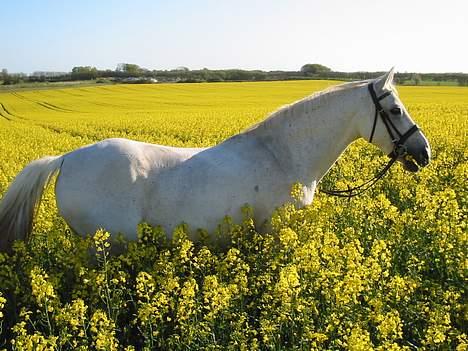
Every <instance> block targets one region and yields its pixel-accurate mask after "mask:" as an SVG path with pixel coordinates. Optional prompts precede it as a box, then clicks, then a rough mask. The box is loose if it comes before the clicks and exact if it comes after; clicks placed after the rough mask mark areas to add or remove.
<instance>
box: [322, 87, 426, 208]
mask: <svg viewBox="0 0 468 351" xmlns="http://www.w3.org/2000/svg"><path fill="white" fill-rule="evenodd" d="M367 88H368V90H369V93H370V96H371V97H372V101H373V102H374V106H375V116H374V123H373V124H372V131H371V134H370V137H369V142H370V143H371V142H372V140H373V138H374V133H375V127H376V126H377V120H378V117H379V116H380V118H381V119H382V122H383V123H384V125H385V128H386V129H387V131H388V134H389V135H390V138H391V139H392V144H393V150H392V152H390V154H388V156H389V157H390V161H388V163H387V164H386V165H385V167H384V168H383V169H382V170H380V171H379V172H378V173H377V174H376V175H375V176H374V177H373V178H371V179H369V180H368V181H366V182H364V183H362V184H361V185H358V186H356V187H354V188H348V189H346V190H338V189H320V190H319V191H320V192H322V193H325V194H328V195H332V196H337V197H345V198H348V199H350V198H352V197H355V196H358V195H361V194H362V193H364V192H365V191H366V190H368V189H370V188H371V187H372V186H373V185H374V184H375V183H377V181H379V180H380V179H382V178H383V177H384V176H385V174H386V173H387V172H388V170H389V169H390V168H391V167H392V165H393V164H394V163H395V162H396V161H397V160H398V158H399V157H404V156H406V155H407V154H408V151H407V148H406V146H405V142H406V140H408V138H409V137H410V136H411V135H413V134H414V133H415V132H417V131H418V130H419V127H418V126H417V125H416V124H414V125H413V126H412V127H411V128H410V129H408V130H407V131H406V132H405V133H403V134H401V133H400V131H399V130H398V129H397V127H396V126H395V124H393V122H392V120H391V118H390V116H389V115H388V113H387V112H386V111H385V110H384V109H383V107H382V105H381V104H380V101H381V100H383V99H385V98H386V97H387V96H389V95H390V94H391V93H392V92H391V91H387V92H385V93H383V94H382V95H380V96H377V95H376V93H375V90H374V84H373V83H369V85H368V86H367ZM394 133H396V135H397V137H395V134H394Z"/></svg>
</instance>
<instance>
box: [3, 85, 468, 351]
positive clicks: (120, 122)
mask: <svg viewBox="0 0 468 351" xmlns="http://www.w3.org/2000/svg"><path fill="white" fill-rule="evenodd" d="M337 83H338V82H332V81H290V82H261V83H216V84H160V85H110V86H100V87H84V88H64V89H48V90H35V91H18V92H8V93H0V197H1V196H2V194H4V192H5V191H6V188H7V186H8V185H9V184H10V182H11V181H12V180H13V178H14V176H15V175H16V174H17V173H18V172H19V171H20V170H21V169H22V168H23V167H24V166H25V165H26V164H27V163H29V162H30V161H32V160H34V159H37V158H40V157H43V156H45V155H57V154H63V153H65V152H68V151H71V150H73V149H75V148H78V147H80V146H83V145H86V144H89V143H93V142H96V141H99V140H102V139H105V138H109V137H125V138H131V139H135V140H140V141H146V142H152V143H158V144H167V145H173V146H187V147H202V146H212V145H215V144H217V143H219V142H221V141H222V140H224V139H226V138H227V137H229V136H232V135H234V134H236V133H238V132H240V131H242V130H243V129H245V128H247V127H248V126H250V125H252V124H254V123H256V122H259V121H261V120H262V119H263V118H265V117H266V115H268V113H269V112H271V111H273V110H275V109H276V108H278V107H279V106H281V105H283V104H286V103H291V102H292V101H294V100H296V99H299V98H302V97H303V96H306V95H308V94H310V93H312V92H314V91H318V90H322V89H324V88H326V87H328V86H330V85H334V84H337ZM398 90H399V93H400V97H401V99H402V101H403V102H404V103H405V106H406V107H407V108H408V110H409V112H410V114H411V115H412V117H413V118H414V119H415V120H416V121H417V123H418V124H419V125H420V126H421V128H422V129H423V131H424V133H425V135H426V136H427V137H428V139H429V141H430V143H431V146H432V151H433V160H432V163H431V164H430V165H429V166H428V167H427V168H425V169H423V170H421V171H420V172H419V173H416V174H410V173H407V172H405V171H404V170H403V169H402V167H400V166H399V165H397V166H395V167H394V168H393V169H392V170H391V172H390V174H388V175H387V176H386V177H385V178H384V179H383V180H382V181H380V182H379V183H378V184H377V185H376V186H375V187H374V188H372V189H371V190H370V191H369V192H368V193H365V194H364V195H362V196H360V197H358V198H354V199H352V200H350V201H348V200H346V199H339V198H333V197H329V196H326V195H323V194H320V193H319V194H317V196H316V199H315V200H314V202H313V204H312V205H311V206H308V207H306V208H296V207H295V205H294V204H293V202H291V203H289V204H285V205H284V206H283V207H281V208H279V209H278V210H277V212H276V213H275V214H274V215H273V217H272V219H271V227H272V230H271V232H269V233H266V234H259V233H258V232H257V231H256V230H255V223H254V222H253V220H252V211H253V209H251V208H249V207H248V206H246V207H245V208H243V213H244V220H243V222H242V223H232V221H230V220H229V218H226V219H224V220H222V221H220V226H219V233H218V234H219V235H227V236H228V237H229V245H228V247H225V246H224V245H218V244H217V242H216V240H214V241H208V240H201V241H200V242H192V241H190V240H189V239H188V236H187V227H186V226H184V225H181V226H179V227H178V228H177V229H176V230H175V232H174V235H173V238H172V239H171V240H168V239H167V238H166V235H165V233H163V232H162V230H161V229H159V228H153V227H150V226H148V225H145V224H142V225H141V226H140V227H139V239H138V240H137V241H136V242H127V241H125V240H123V239H121V240H120V242H119V243H114V242H112V243H111V242H110V240H109V234H108V233H107V232H106V231H104V230H102V231H98V232H97V233H95V234H94V235H93V236H90V237H87V238H84V239H83V238H80V237H77V236H76V235H75V234H73V233H71V231H70V230H69V229H68V228H67V226H66V224H65V223H64V222H63V220H62V219H61V218H60V217H59V216H58V215H57V210H56V207H55V200H54V194H53V189H52V188H53V187H51V189H49V190H48V191H47V192H46V194H45V196H44V199H43V201H42V205H41V207H40V209H39V213H38V217H37V219H36V224H35V227H34V235H33V238H32V240H31V242H29V243H24V242H17V243H16V244H15V250H14V253H13V254H12V255H6V254H0V350H1V349H12V350H88V349H92V350H142V349H144V350H372V349H375V350H416V349H423V350H459V351H461V350H467V348H468V337H467V325H468V322H467V314H468V313H467V304H466V279H467V274H466V273H467V267H468V260H467V255H466V252H467V212H468V192H467V185H466V181H467V179H468V138H467V133H468V88H461V87H460V88H459V87H399V88H398ZM385 161H386V157H385V156H384V155H382V154H381V152H380V151H379V150H377V149H376V148H374V147H373V146H370V145H368V144H367V143H365V142H364V141H358V142H356V143H355V144H353V145H352V146H351V147H350V148H349V149H348V150H347V151H346V152H345V154H344V155H343V157H342V158H341V159H340V160H339V162H338V163H337V164H336V165H335V166H334V168H333V169H332V170H331V172H330V173H329V174H328V175H327V176H326V177H325V179H324V180H323V182H322V186H324V187H339V188H343V189H346V187H347V186H348V185H356V184H358V183H359V182H360V181H362V180H365V179H368V178H370V177H372V176H373V174H374V172H376V171H377V170H378V169H380V168H381V167H382V165H383V164H384V163H385ZM297 191H298V190H297V187H294V186H293V187H292V195H293V196H296V195H297ZM89 206H93V204H89ZM0 235H1V233H0ZM117 245H118V246H119V247H120V250H119V253H116V254H111V253H110V251H111V250H112V246H117Z"/></svg>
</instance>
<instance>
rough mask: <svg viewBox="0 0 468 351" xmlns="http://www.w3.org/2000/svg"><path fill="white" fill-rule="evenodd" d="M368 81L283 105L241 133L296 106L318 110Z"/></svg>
mask: <svg viewBox="0 0 468 351" xmlns="http://www.w3.org/2000/svg"><path fill="white" fill-rule="evenodd" d="M369 81H370V80H361V81H356V82H348V83H343V84H339V85H334V86H332V87H329V88H327V89H325V90H321V91H318V92H315V93H313V94H311V95H308V96H306V97H304V98H302V99H299V100H297V101H294V102H293V103H290V104H287V105H283V106H281V107H280V108H278V109H277V110H275V111H273V112H272V113H270V114H269V115H268V116H267V117H266V118H265V119H264V120H262V121H260V122H259V123H257V124H254V125H253V126H251V127H249V128H247V129H246V130H245V131H243V133H247V132H250V131H252V130H254V129H256V128H258V127H259V126H261V125H264V124H267V123H268V122H270V121H271V120H272V119H274V118H277V117H278V116H281V115H283V114H285V113H294V108H297V107H298V106H302V105H303V104H304V103H307V104H308V105H309V107H310V108H311V109H314V108H319V107H320V106H322V104H323V103H324V102H326V101H327V100H329V99H330V98H331V97H334V96H335V95H337V94H339V93H341V92H342V91H345V90H349V89H353V88H356V87H360V86H363V85H367V84H369Z"/></svg>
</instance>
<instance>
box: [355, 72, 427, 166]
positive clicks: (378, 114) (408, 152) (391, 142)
mask: <svg viewBox="0 0 468 351" xmlns="http://www.w3.org/2000/svg"><path fill="white" fill-rule="evenodd" d="M393 75H394V72H393V68H392V69H391V70H390V72H388V73H386V74H384V75H383V76H382V77H379V78H377V79H375V80H373V81H370V82H369V85H368V86H367V90H368V93H367V96H368V99H367V98H366V100H365V101H366V104H367V103H368V105H369V108H366V109H365V111H371V112H370V113H368V114H367V113H366V115H367V116H365V117H366V118H361V123H360V124H361V125H360V131H361V136H362V137H363V138H365V139H366V140H368V141H369V142H371V143H373V144H375V145H376V146H378V147H379V148H380V149H381V150H382V151H383V152H385V153H386V154H388V155H389V156H390V157H395V158H396V159H397V160H398V161H400V162H401V163H402V164H403V166H404V168H405V169H406V170H408V171H411V172H416V171H418V169H419V166H422V167H424V166H426V165H428V164H429V161H430V158H431V148H430V146H429V142H428V141H427V139H426V137H425V136H424V134H423V133H422V131H421V130H420V129H419V128H418V126H417V125H416V124H415V123H414V122H413V120H412V119H411V117H410V115H409V113H408V111H407V110H406V108H405V107H404V106H403V103H402V102H401V100H400V98H399V97H398V94H397V92H396V89H395V87H394V86H393V83H392V82H393Z"/></svg>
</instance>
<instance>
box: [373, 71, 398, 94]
mask: <svg viewBox="0 0 468 351" xmlns="http://www.w3.org/2000/svg"><path fill="white" fill-rule="evenodd" d="M394 75H395V67H392V68H391V69H390V71H388V72H387V73H385V74H384V75H383V76H381V77H379V78H377V79H376V82H375V87H376V90H377V91H383V90H390V89H391V88H392V86H393V77H394Z"/></svg>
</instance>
